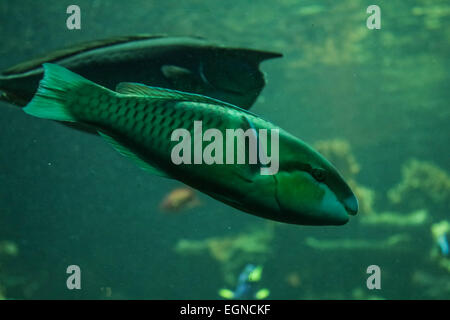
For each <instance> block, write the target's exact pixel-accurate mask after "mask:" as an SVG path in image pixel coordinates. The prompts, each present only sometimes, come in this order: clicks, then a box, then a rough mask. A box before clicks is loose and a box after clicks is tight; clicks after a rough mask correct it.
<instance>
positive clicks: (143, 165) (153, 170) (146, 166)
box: [98, 131, 170, 178]
mask: <svg viewBox="0 0 450 320" xmlns="http://www.w3.org/2000/svg"><path fill="white" fill-rule="evenodd" d="M98 134H99V135H100V136H101V137H102V138H104V139H105V140H106V141H107V142H108V143H109V144H111V146H112V147H113V148H114V149H116V150H117V152H119V153H120V154H121V155H123V156H125V157H127V158H130V159H131V160H133V161H134V162H135V163H136V164H137V165H138V166H139V167H140V168H141V169H143V170H145V171H147V172H150V173H152V174H155V175H158V176H161V177H165V178H170V177H169V176H167V175H166V174H165V173H164V172H162V171H161V170H159V169H157V168H155V167H153V166H152V165H150V164H149V163H147V161H145V160H144V159H142V158H141V157H140V156H139V155H138V154H136V153H135V152H133V151H132V150H130V149H129V148H127V147H126V146H124V145H123V144H122V143H120V142H119V141H117V140H116V139H114V138H113V137H111V136H110V135H108V134H106V133H104V132H101V131H98Z"/></svg>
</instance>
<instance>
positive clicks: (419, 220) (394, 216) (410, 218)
mask: <svg viewBox="0 0 450 320" xmlns="http://www.w3.org/2000/svg"><path fill="white" fill-rule="evenodd" d="M427 219H428V212H427V211H426V210H417V211H414V212H411V213H409V214H399V213H397V212H382V213H375V214H372V215H367V216H362V217H361V219H360V222H361V223H362V224H368V225H380V224H384V225H389V226H396V227H408V226H421V225H423V224H424V223H425V222H426V221H427Z"/></svg>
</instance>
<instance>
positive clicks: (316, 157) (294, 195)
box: [274, 145, 358, 225]
mask: <svg viewBox="0 0 450 320" xmlns="http://www.w3.org/2000/svg"><path fill="white" fill-rule="evenodd" d="M302 148H303V152H302V153H301V154H302V156H301V157H299V158H297V159H294V160H293V161H288V162H285V163H280V170H279V172H278V173H277V174H276V175H275V176H274V178H275V183H276V195H275V197H276V201H277V203H278V207H279V210H280V217H281V219H282V220H283V221H285V222H288V223H293V224H304V225H342V224H345V223H347V221H348V220H349V215H355V214H356V213H357V212H358V200H357V199H356V197H355V195H354V194H353V192H352V190H351V189H350V187H349V186H348V184H347V183H346V182H345V181H344V179H343V178H342V176H341V175H340V174H339V172H338V171H337V170H336V168H335V167H334V166H333V165H332V164H331V163H330V162H329V161H328V160H326V159H325V158H324V157H323V156H321V155H320V154H319V153H318V152H316V151H315V150H313V149H312V148H310V147H309V146H307V145H304V146H302ZM281 219H280V220H281Z"/></svg>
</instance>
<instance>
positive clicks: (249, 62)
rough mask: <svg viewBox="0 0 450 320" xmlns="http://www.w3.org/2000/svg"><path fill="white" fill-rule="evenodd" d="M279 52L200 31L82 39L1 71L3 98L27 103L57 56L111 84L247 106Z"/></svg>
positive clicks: (111, 86)
mask: <svg viewBox="0 0 450 320" xmlns="http://www.w3.org/2000/svg"><path fill="white" fill-rule="evenodd" d="M276 57H281V54H279V53H272V52H265V51H258V50H251V49H241V48H229V47H224V46H219V45H216V44H213V43H211V42H209V41H207V40H205V39H201V38H194V37H166V36H151V35H135V36H128V37H117V38H111V39H105V40H97V41H91V42H86V43H82V44H79V45H76V46H73V47H70V48H66V49H62V50H57V51H54V52H51V53H49V54H47V55H45V56H43V57H41V58H37V59H33V60H30V61H26V62H23V63H20V64H18V65H16V66H13V67H11V68H8V69H6V70H4V71H3V72H2V73H1V75H0V92H2V93H1V94H0V99H2V100H5V101H8V102H10V103H13V104H16V105H18V106H24V105H26V104H27V103H28V102H29V101H30V100H31V98H32V96H33V94H34V93H35V92H36V90H37V87H38V84H39V80H40V79H41V78H42V72H43V69H42V64H43V63H46V62H52V63H56V64H59V65H61V66H64V67H66V68H68V69H69V70H72V71H74V72H76V73H78V74H80V75H82V76H83V77H86V78H87V79H89V80H92V81H94V82H95V83H98V84H100V85H102V86H104V87H107V88H109V89H114V88H115V86H116V85H117V84H118V83H119V82H139V83H143V84H147V85H152V86H157V87H162V88H168V89H176V90H180V91H186V92H193V93H199V94H203V95H206V96H209V97H213V98H216V99H219V100H223V101H226V102H229V103H232V104H235V105H238V106H240V107H242V108H244V109H248V108H250V107H251V106H252V104H253V103H254V102H255V100H256V98H257V97H258V95H259V93H260V92H261V90H262V89H263V88H264V86H265V83H266V82H265V79H264V75H263V73H262V72H261V71H260V70H259V64H260V62H262V61H263V60H267V59H271V58H276Z"/></svg>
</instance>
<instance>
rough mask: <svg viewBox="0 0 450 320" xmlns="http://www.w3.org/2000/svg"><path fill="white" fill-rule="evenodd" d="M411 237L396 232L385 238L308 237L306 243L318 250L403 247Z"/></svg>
mask: <svg viewBox="0 0 450 320" xmlns="http://www.w3.org/2000/svg"><path fill="white" fill-rule="evenodd" d="M410 241H411V239H410V237H409V236H408V235H406V234H396V235H393V236H390V237H388V238H386V239H384V240H375V239H372V240H371V239H326V240H318V239H315V238H312V237H308V238H306V240H305V243H306V245H308V246H309V247H311V248H314V249H317V250H336V249H338V250H361V249H363V250H365V249H382V250H384V249H386V248H390V249H394V248H403V247H404V244H405V243H408V242H410Z"/></svg>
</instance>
